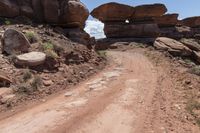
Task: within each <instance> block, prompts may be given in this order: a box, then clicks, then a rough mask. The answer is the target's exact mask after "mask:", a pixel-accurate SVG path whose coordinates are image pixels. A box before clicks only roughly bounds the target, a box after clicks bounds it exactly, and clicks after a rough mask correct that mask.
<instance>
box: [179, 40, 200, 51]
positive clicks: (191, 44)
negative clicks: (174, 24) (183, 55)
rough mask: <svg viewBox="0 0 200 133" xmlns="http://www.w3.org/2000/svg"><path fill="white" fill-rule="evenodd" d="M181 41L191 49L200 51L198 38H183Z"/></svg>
mask: <svg viewBox="0 0 200 133" xmlns="http://www.w3.org/2000/svg"><path fill="white" fill-rule="evenodd" d="M180 41H181V42H182V43H183V44H184V45H185V46H187V47H188V48H190V49H191V50H195V51H200V44H199V42H198V41H197V40H195V39H186V38H182V39H181V40H180Z"/></svg>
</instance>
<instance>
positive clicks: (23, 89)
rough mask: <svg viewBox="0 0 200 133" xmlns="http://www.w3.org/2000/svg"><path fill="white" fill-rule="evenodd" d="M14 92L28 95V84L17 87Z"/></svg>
mask: <svg viewBox="0 0 200 133" xmlns="http://www.w3.org/2000/svg"><path fill="white" fill-rule="evenodd" d="M16 92H18V93H30V92H31V86H30V85H29V84H28V83H22V84H20V85H19V86H18V88H17V90H16Z"/></svg>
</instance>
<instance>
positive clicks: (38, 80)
mask: <svg viewBox="0 0 200 133" xmlns="http://www.w3.org/2000/svg"><path fill="white" fill-rule="evenodd" d="M30 85H31V88H32V91H36V90H38V89H39V87H40V86H42V79H41V77H40V76H35V77H34V79H33V81H32V82H31V83H30Z"/></svg>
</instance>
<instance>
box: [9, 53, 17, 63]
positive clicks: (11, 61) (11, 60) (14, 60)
mask: <svg viewBox="0 0 200 133" xmlns="http://www.w3.org/2000/svg"><path fill="white" fill-rule="evenodd" d="M16 59H17V55H16V54H12V55H9V56H8V61H9V62H10V63H13V62H16Z"/></svg>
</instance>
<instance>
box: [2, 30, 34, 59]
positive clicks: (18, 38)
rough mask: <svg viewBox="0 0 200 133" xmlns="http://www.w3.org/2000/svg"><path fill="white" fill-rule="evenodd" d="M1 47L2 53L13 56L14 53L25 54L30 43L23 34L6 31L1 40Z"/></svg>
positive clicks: (15, 31)
mask: <svg viewBox="0 0 200 133" xmlns="http://www.w3.org/2000/svg"><path fill="white" fill-rule="evenodd" d="M2 46H3V48H2V52H3V53H4V52H5V53H6V54H10V55H14V54H16V53H21V52H27V51H28V48H29V47H30V43H29V41H28V39H27V38H26V37H25V36H24V35H23V33H21V32H19V31H17V30H14V29H7V30H6V31H5V33H4V35H3V38H2Z"/></svg>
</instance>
